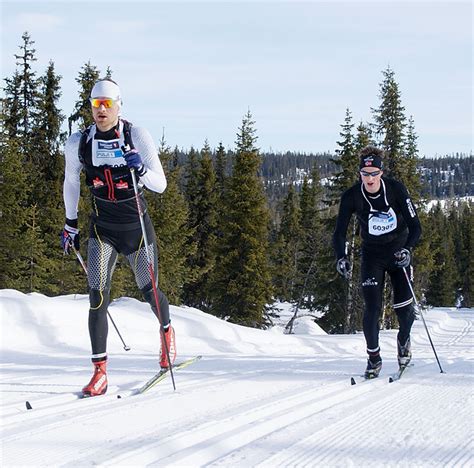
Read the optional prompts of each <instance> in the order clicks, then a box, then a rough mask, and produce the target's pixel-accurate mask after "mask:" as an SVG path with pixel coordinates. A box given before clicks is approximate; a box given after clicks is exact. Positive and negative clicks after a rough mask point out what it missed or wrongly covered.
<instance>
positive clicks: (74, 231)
mask: <svg viewBox="0 0 474 468" xmlns="http://www.w3.org/2000/svg"><path fill="white" fill-rule="evenodd" d="M60 237H61V247H62V249H63V250H64V253H65V254H68V255H69V253H70V251H71V248H72V246H74V248H75V249H76V250H79V245H80V244H79V229H78V228H77V219H67V218H66V224H65V225H64V229H63V232H62V233H61V234H60Z"/></svg>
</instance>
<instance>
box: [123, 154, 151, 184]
mask: <svg viewBox="0 0 474 468" xmlns="http://www.w3.org/2000/svg"><path fill="white" fill-rule="evenodd" d="M123 157H124V158H125V161H126V162H127V166H128V167H129V168H130V169H134V170H135V172H136V173H137V174H138V175H139V176H140V177H142V176H143V175H144V174H145V172H146V169H145V166H144V164H143V161H142V157H141V156H140V153H139V152H138V151H137V150H135V149H132V150H130V151H127V152H125V153H124V155H123Z"/></svg>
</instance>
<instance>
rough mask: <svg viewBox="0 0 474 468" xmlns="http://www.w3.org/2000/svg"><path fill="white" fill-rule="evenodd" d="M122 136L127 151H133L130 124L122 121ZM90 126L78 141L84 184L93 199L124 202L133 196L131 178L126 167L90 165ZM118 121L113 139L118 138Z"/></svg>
mask: <svg viewBox="0 0 474 468" xmlns="http://www.w3.org/2000/svg"><path fill="white" fill-rule="evenodd" d="M122 122H123V136H124V141H125V146H126V148H127V150H130V149H133V148H134V146H133V141H132V135H131V128H132V124H131V123H130V122H128V121H127V120H123V119H122ZM91 128H92V125H91V126H90V127H88V128H86V129H85V130H84V131H83V132H82V135H81V139H80V141H79V151H78V153H79V160H80V161H81V163H82V165H83V168H84V172H85V175H86V184H87V186H88V187H89V189H90V191H91V194H92V195H93V196H94V197H97V198H102V199H107V200H110V201H115V200H124V199H127V198H131V197H133V196H134V195H135V193H134V190H133V182H132V176H131V174H130V170H129V169H128V167H127V166H126V165H123V166H119V167H113V166H108V165H103V166H94V164H93V163H92V144H93V142H92V140H89V141H88V138H89V134H90V131H91ZM119 128H120V121H119V123H118V124H117V126H116V127H115V128H114V129H113V131H114V138H119V137H120V134H119Z"/></svg>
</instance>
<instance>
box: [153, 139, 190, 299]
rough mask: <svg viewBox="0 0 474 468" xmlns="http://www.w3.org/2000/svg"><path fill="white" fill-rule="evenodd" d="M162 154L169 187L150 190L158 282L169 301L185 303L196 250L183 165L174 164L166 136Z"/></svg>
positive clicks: (160, 153) (161, 144) (161, 157)
mask: <svg viewBox="0 0 474 468" xmlns="http://www.w3.org/2000/svg"><path fill="white" fill-rule="evenodd" d="M159 157H160V161H161V163H162V165H163V168H164V170H165V174H166V180H167V187H166V190H165V191H164V192H163V193H162V194H158V193H153V192H147V195H146V198H147V201H148V211H149V213H150V217H151V219H152V222H153V225H154V226H155V230H156V236H157V244H158V251H159V265H158V272H159V285H160V288H161V289H162V290H163V292H164V293H165V294H166V295H167V296H168V299H169V301H170V303H172V304H176V305H179V304H181V303H182V294H183V288H184V285H185V284H187V283H189V282H190V281H192V280H193V279H194V278H193V272H192V271H191V269H190V267H189V265H188V264H187V261H186V260H187V258H188V257H190V256H191V255H193V254H194V253H195V250H196V245H195V244H194V243H193V242H192V241H191V239H192V236H193V230H192V229H191V228H190V227H189V225H188V216H189V208H188V205H187V203H186V199H185V196H184V195H183V194H182V193H181V191H180V189H179V179H180V168H179V167H178V168H172V167H171V166H172V164H171V159H172V152H171V149H170V148H169V147H168V146H167V145H166V141H165V139H164V137H163V138H162V139H161V142H160V147H159Z"/></svg>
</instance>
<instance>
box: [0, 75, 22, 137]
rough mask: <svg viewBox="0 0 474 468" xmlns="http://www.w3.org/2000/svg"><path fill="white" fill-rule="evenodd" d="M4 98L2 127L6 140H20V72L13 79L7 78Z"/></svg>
mask: <svg viewBox="0 0 474 468" xmlns="http://www.w3.org/2000/svg"><path fill="white" fill-rule="evenodd" d="M4 80H5V87H4V88H3V90H4V97H3V98H2V100H1V102H2V127H3V131H4V132H5V135H4V138H9V139H10V140H12V139H14V138H19V132H20V130H19V129H20V122H21V111H20V108H21V104H20V88H21V75H20V73H19V72H18V70H16V71H15V73H14V74H13V76H12V77H11V78H5V79H4Z"/></svg>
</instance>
